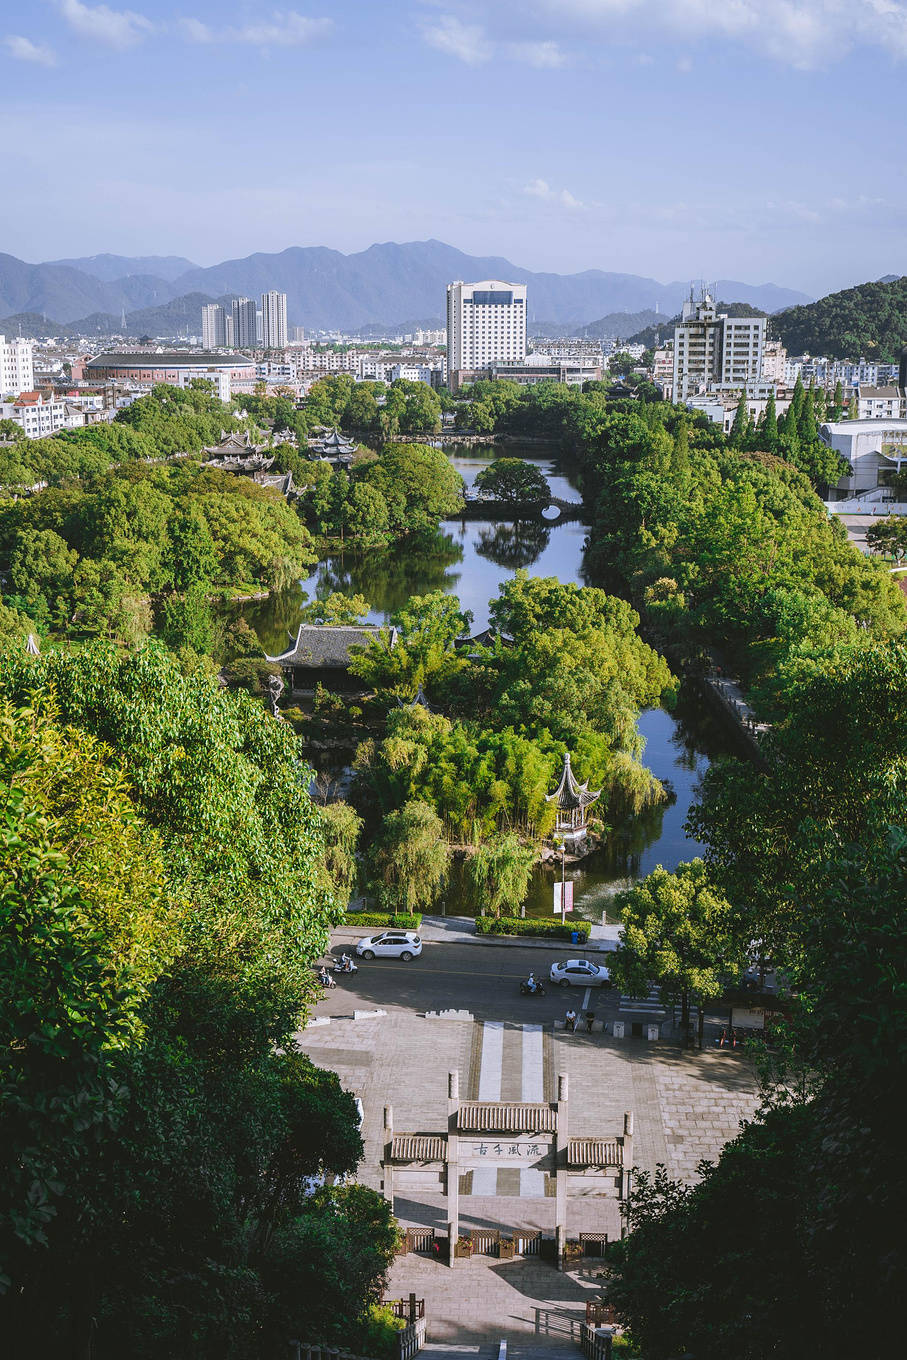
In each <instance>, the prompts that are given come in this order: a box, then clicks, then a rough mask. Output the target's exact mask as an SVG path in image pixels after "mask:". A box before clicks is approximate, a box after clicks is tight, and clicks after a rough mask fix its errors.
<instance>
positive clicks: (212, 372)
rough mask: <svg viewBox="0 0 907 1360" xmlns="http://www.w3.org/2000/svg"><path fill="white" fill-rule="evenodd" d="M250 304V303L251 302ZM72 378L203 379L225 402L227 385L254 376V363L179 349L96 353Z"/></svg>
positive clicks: (176, 382)
mask: <svg viewBox="0 0 907 1360" xmlns="http://www.w3.org/2000/svg"><path fill="white" fill-rule="evenodd" d="M252 305H253V307H254V305H255V304H254V303H253V304H252ZM79 369H80V371H79V372H78V374H77V373H76V365H75V364H74V365H73V377H74V378H76V377H78V378H82V377H84V378H86V379H88V380H98V379H101V380H103V381H111V380H112V381H117V382H130V383H137V384H141V385H142V386H147V387H153V386H154V385H155V384H156V383H169V384H170V385H171V386H173V387H188V386H189V384H190V383H191V382H193V381H194V380H195V379H196V378H206V379H207V380H208V381H209V382H211V383H213V384H214V389H215V394H216V395H217V396H218V397H220V399H221V401H229V400H230V393H231V390H232V388H231V384H232V383H233V382H237V383H241V382H242V381H243V380H244V379H246V378H252V379H254V377H255V364H254V362H253V361H252V360H251V359H247V358H246V357H245V355H241V354H206V353H204V352H199V351H198V350H195V351H193V350H179V351H176V352H174V353H169V354H168V353H162V354H153V353H152V354H149V353H137V354H133V353H126V354H116V353H110V354H99V355H97V356H96V357H95V358H94V359H88V360H85V361H83V362H82V363H81V364H80V365H79Z"/></svg>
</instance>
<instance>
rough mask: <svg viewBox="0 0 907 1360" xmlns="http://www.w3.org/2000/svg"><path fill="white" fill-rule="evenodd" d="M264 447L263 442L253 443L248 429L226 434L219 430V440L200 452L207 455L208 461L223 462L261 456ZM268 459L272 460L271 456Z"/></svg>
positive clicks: (262, 455)
mask: <svg viewBox="0 0 907 1360" xmlns="http://www.w3.org/2000/svg"><path fill="white" fill-rule="evenodd" d="M266 447H267V445H265V444H253V443H252V437H251V435H250V434H249V431H248V430H243V431H242V433H241V434H227V433H226V431H224V430H221V432H220V440H219V442H218V443H217V444H213V445H211V446H210V447H207V448H204V449H202V453H205V454H207V455H208V459H207V461H208V462H225V461H227V460H233V459H238V458H249V457H255V458H263V457H264V456H265V453H264V451H265V449H266ZM270 461H271V462H273V461H274V460H273V458H272V459H271V460H270Z"/></svg>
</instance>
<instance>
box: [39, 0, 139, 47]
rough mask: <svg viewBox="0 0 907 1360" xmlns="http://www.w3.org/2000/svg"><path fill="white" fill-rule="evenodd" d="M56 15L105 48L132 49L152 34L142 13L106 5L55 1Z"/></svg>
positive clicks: (78, 0) (70, 0)
mask: <svg viewBox="0 0 907 1360" xmlns="http://www.w3.org/2000/svg"><path fill="white" fill-rule="evenodd" d="M59 5H60V13H61V14H62V16H63V18H64V19H65V20H66V22H67V23H68V24H69V26H70V28H74V29H75V31H76V32H77V33H81V34H82V36H83V37H85V38H91V39H93V40H94V41H95V42H100V43H105V44H106V45H107V46H108V47H117V48H121V49H122V48H125V47H133V46H135V44H136V43H139V42H141V41H142V39H143V38H147V36H148V34H149V33H152V32H153V31H154V25H153V24H152V22H151V20H150V19H146V18H145V16H144V15H143V14H136V13H135V12H134V11H133V10H131V9H108V7H107V6H106V5H83V4H82V3H81V0H59Z"/></svg>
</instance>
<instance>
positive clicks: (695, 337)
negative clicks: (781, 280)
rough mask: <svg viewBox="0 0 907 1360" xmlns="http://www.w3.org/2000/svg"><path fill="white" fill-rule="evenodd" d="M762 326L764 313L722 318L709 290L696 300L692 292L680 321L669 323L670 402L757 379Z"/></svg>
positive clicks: (761, 349) (760, 357)
mask: <svg viewBox="0 0 907 1360" xmlns="http://www.w3.org/2000/svg"><path fill="white" fill-rule="evenodd" d="M765 328H766V318H765V317H764V316H727V315H725V313H723V312H719V311H718V310H717V308H716V306H715V303H714V302H713V300H712V298H711V296H710V295H709V294H708V293H706V292H704V293H703V294H702V296H701V298H700V299H699V301H698V302H694V301H693V298H692V295H691V296H690V297H689V299H688V300H687V301H686V302H685V303H684V304H683V313H682V315H681V318H680V325H678V326H675V327H674V383H673V388H672V394H671V395H672V400H673V401H675V402H683V401H686V399H687V397H692V396H695V395H696V394H697V393H699V392H705V391H710V390H714V389H715V388H716V387H724V388H738V387H739V388H745V387H746V386H747V384H749V383H755V382H759V380H760V379H761V377H762V358H763V354H764V351H765Z"/></svg>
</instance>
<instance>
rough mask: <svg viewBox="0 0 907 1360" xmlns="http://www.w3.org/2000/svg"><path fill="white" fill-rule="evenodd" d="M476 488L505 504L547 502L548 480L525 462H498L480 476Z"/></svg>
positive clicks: (523, 460)
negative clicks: (505, 502) (507, 502)
mask: <svg viewBox="0 0 907 1360" xmlns="http://www.w3.org/2000/svg"><path fill="white" fill-rule="evenodd" d="M476 486H477V487H478V489H479V490H480V491H484V492H487V494H488V495H489V496H491V497H494V498H496V499H498V500H502V501H511V502H514V503H518V502H520V501H545V500H547V499H548V494H549V491H548V479H547V478H546V477H545V475H544V473H543V472H541V471H540V470H539V469H538V468H537V467H535V465H534V464H533V463H527V462H526V461H525V459H523V458H495V459H494V460H493V462H491V463H489V464H488V467H485V468H482V470H481V472H479V473H477V475H476Z"/></svg>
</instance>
